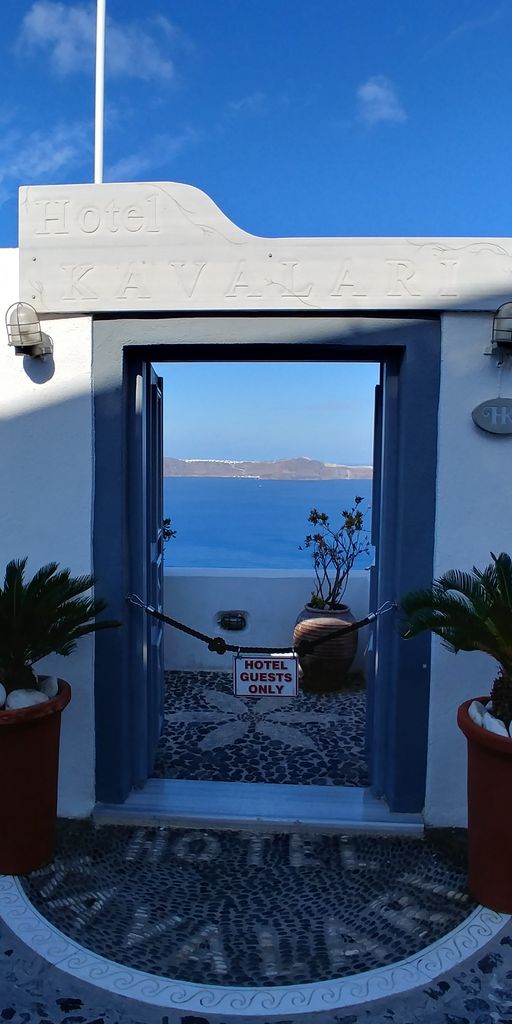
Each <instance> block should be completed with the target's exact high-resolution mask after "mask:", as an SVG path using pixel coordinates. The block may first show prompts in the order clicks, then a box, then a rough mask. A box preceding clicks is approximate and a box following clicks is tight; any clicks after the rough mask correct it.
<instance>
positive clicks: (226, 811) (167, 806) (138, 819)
mask: <svg viewBox="0 0 512 1024" xmlns="http://www.w3.org/2000/svg"><path fill="white" fill-rule="evenodd" d="M93 819H94V821H95V822H96V823H97V824H98V825H107V824H112V825H147V826H165V825H168V826H175V827H186V828H206V827H207V828H237V829H242V828H251V829H265V830H267V831H312V830H314V831H319V830H322V831H328V832H331V831H332V832H367V833H377V834H381V835H386V834H392V835H396V834H403V835H416V836H417V835H421V834H422V833H423V830H424V828H423V819H422V816H421V814H399V813H395V812H392V811H390V810H389V808H388V807H387V805H386V804H385V803H384V801H383V800H378V799H376V797H374V796H373V795H372V794H371V792H370V790H369V789H363V788H361V789H356V788H355V787H349V786H290V785H286V784H284V783H283V784H280V785H276V784H274V783H268V784H267V783H257V782H204V781H195V780H189V779H187V780H181V779H148V781H147V782H146V784H145V786H144V787H143V788H142V789H138V790H133V791H132V792H131V793H130V795H129V796H128V798H127V799H126V800H125V802H124V803H123V804H108V803H98V804H96V806H95V808H94V811H93Z"/></svg>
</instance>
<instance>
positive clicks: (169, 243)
mask: <svg viewBox="0 0 512 1024" xmlns="http://www.w3.org/2000/svg"><path fill="white" fill-rule="evenodd" d="M511 275H512V242H511V241H510V240H508V239H481V238H480V239H471V238H451V239H434V238H423V239H421V238H414V239H406V238H275V239H274V238H272V239H270V238H259V237H257V236H254V235H250V234H248V233H247V232H245V231H243V230H242V229H241V228H238V227H237V226H236V225H235V224H233V223H232V222H231V221H230V220H228V218H227V217H225V216H224V214H223V213H222V212H221V210H219V208H218V207H217V206H215V204H214V203H213V201H212V200H211V199H210V198H209V197H208V196H207V195H205V193H204V192H201V191H199V189H196V188H193V187H192V186H189V185H180V184H175V183H166V182H155V183H132V184H104V185H67V186H56V185H51V186H28V187H24V188H22V189H20V299H22V300H25V301H27V302H30V303H32V304H33V305H34V306H35V307H36V308H37V310H38V311H40V312H49V313H51V312H56V313H62V312H67V313H71V314H72V313H74V312H77V313H80V312H82V313H83V312H96V311H112V312H115V311H137V310H148V311H150V310H154V311H158V310H184V311H186V310H209V309H211V310H219V309H220V310H226V311H229V310H345V309H347V310H386V309H390V310H391V309H392V310H396V309H408V310H414V309H446V308H448V309H495V308H496V306H497V305H498V300H499V296H500V295H503V296H507V295H509V293H510V280H511Z"/></svg>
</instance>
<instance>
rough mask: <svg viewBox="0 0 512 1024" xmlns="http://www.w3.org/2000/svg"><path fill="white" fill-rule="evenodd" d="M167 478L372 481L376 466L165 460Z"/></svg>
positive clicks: (301, 461)
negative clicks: (211, 477) (207, 477)
mask: <svg viewBox="0 0 512 1024" xmlns="http://www.w3.org/2000/svg"><path fill="white" fill-rule="evenodd" d="M164 476H196V477H199V476H215V477H253V478H254V477H256V478H257V479H258V480H371V479H372V477H373V467H372V466H338V465H336V464H334V463H331V462H320V461H319V460H318V459H307V458H298V459H273V460H272V461H269V462H267V461H261V462H249V461H244V462H235V461H228V460H226V461H222V460H220V459H219V460H216V459H215V460H214V459H172V458H169V457H168V456H165V458H164Z"/></svg>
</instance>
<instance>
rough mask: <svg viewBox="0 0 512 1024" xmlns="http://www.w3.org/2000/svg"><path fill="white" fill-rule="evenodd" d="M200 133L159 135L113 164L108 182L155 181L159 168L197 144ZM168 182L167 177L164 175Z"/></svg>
mask: <svg viewBox="0 0 512 1024" xmlns="http://www.w3.org/2000/svg"><path fill="white" fill-rule="evenodd" d="M198 138H199V135H198V133H197V132H196V131H195V130H194V129H192V128H189V129H186V130H185V131H183V132H182V133H181V134H180V135H174V136H171V135H157V136H155V138H154V139H152V140H151V142H150V143H149V145H145V146H144V147H143V148H142V147H141V149H140V151H138V152H137V153H130V154H129V155H128V156H124V157H121V159H119V160H116V161H115V163H113V164H111V165H110V166H109V167H108V168H107V170H106V173H105V180H107V181H144V180H148V179H149V180H154V179H155V175H156V176H158V168H162V166H163V165H164V164H165V165H167V164H170V163H172V161H173V160H174V159H175V157H176V156H178V154H179V153H181V152H182V151H183V150H184V149H185V148H186V147H187V146H188V145H192V144H193V143H195V142H197V140H198ZM164 178H165V180H167V175H164Z"/></svg>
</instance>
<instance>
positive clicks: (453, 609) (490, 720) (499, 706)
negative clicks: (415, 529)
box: [401, 552, 512, 914]
mask: <svg viewBox="0 0 512 1024" xmlns="http://www.w3.org/2000/svg"><path fill="white" fill-rule="evenodd" d="M491 558H492V561H491V563H490V564H489V565H488V566H486V568H485V569H483V570H480V569H477V568H475V567H473V569H472V571H471V572H458V571H456V570H451V571H449V572H446V573H445V574H444V575H443V576H440V577H439V579H436V580H434V582H433V583H432V585H431V586H430V587H429V588H428V589H426V590H420V591H417V592H414V593H410V594H408V595H407V596H406V597H404V598H403V600H402V602H401V607H402V611H403V613H404V615H405V622H404V624H403V629H402V636H404V637H405V638H406V639H410V638H412V637H415V636H417V635H418V634H419V633H422V632H424V631H425V630H430V631H431V632H432V633H435V634H437V636H439V637H441V639H442V641H443V643H444V644H445V646H446V647H448V648H449V650H451V651H454V652H455V653H456V652H457V651H483V652H484V653H485V654H488V655H489V656H490V657H491V658H492V659H494V661H495V662H497V666H498V671H497V674H496V676H495V679H494V682H493V684H492V688H491V693H490V695H489V696H484V697H478V698H476V700H468V701H465V702H464V703H463V704H461V706H460V708H459V710H458V715H457V722H458V725H459V727H460V729H461V730H462V732H463V733H464V735H465V736H466V739H467V743H468V839H469V888H470V890H471V892H472V893H473V895H474V896H475V897H476V898H477V899H478V900H479V901H480V902H481V903H484V904H485V905H486V906H488V907H491V908H492V909H493V910H499V911H501V912H503V913H508V914H510V913H512V815H511V814H510V807H509V804H510V794H511V792H512V560H511V558H510V555H508V554H506V553H505V552H502V553H501V554H500V555H493V554H492V552H491Z"/></svg>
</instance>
